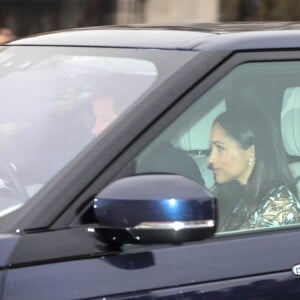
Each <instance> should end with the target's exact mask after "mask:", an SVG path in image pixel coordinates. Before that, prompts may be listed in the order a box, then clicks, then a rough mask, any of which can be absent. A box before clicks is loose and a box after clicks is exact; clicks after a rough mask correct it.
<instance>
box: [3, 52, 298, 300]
mask: <svg viewBox="0 0 300 300" xmlns="http://www.w3.org/2000/svg"><path fill="white" fill-rule="evenodd" d="M299 58H300V55H299V53H298V52H294V51H293V52H290V51H287V52H284V51H283V52H251V53H237V54H235V55H234V56H233V57H231V58H230V59H228V60H227V61H226V62H225V63H223V64H222V66H220V67H219V68H218V69H216V70H215V71H214V72H213V73H211V74H210V75H209V76H207V78H206V79H205V80H203V81H201V82H200V83H199V84H198V85H197V86H196V87H195V88H193V89H191V90H190V91H189V92H188V93H187V94H186V95H185V96H184V97H181V99H180V101H177V102H176V103H175V104H174V105H172V107H170V108H169V109H168V110H167V111H166V112H164V113H163V115H162V116H161V117H160V118H158V119H157V120H156V122H155V123H154V124H153V125H152V126H150V127H149V128H147V130H144V131H143V133H142V134H141V136H140V137H139V138H138V139H136V140H135V141H134V142H133V143H131V144H130V145H127V148H126V151H123V153H122V154H121V155H120V156H119V157H118V159H117V160H116V161H115V162H114V163H113V164H112V165H111V166H110V167H109V168H108V169H107V170H106V171H105V172H103V173H102V175H101V176H100V177H99V179H98V181H97V180H96V181H95V183H94V184H93V185H91V186H89V187H87V188H86V190H85V191H84V192H83V193H82V194H81V195H80V196H79V197H78V199H77V202H76V203H75V204H74V205H73V206H70V207H69V209H67V210H66V211H64V212H63V213H61V214H60V216H59V217H58V218H57V220H56V222H55V223H54V224H53V225H52V226H51V227H50V228H49V229H43V228H39V229H35V230H32V231H29V230H28V231H27V232H24V233H23V236H22V237H21V241H20V242H19V244H18V246H17V248H16V250H15V251H14V253H13V254H12V256H11V259H10V265H11V267H9V268H8V270H7V273H6V278H5V287H4V292H3V298H4V299H17V298H22V299H55V298H58V299H84V298H103V299H234V298H237V299H240V298H243V299H257V298H259V297H263V298H266V299H268V298H270V299H276V298H277V299H281V298H282V295H285V296H289V297H290V298H292V299H296V298H297V294H298V286H299V285H298V284H297V281H298V280H299V279H298V278H297V277H296V276H295V275H293V273H292V267H293V266H295V265H297V264H298V263H299V252H298V248H299V237H300V231H299V228H298V224H294V225H293V226H286V227H276V228H271V229H270V228H263V229H261V230H246V231H241V230H237V231H235V232H220V233H217V234H216V235H215V236H214V237H212V238H209V239H207V240H204V241H199V242H189V243H184V244H179V245H172V244H163V245H159V244H156V245H124V246H123V247H121V248H116V247H110V246H107V245H105V244H103V243H102V242H100V241H99V239H98V237H97V234H96V233H95V230H94V228H95V226H97V224H95V220H94V219H93V217H92V215H91V199H89V201H87V199H88V198H87V196H86V195H87V194H90V195H92V194H93V193H92V192H91V190H92V191H93V192H95V191H97V188H98V189H99V182H101V180H102V181H103V180H104V179H103V178H105V177H106V178H112V177H113V178H115V179H116V178H120V177H125V176H131V175H134V174H139V173H145V172H149V173H154V172H163V171H165V172H167V173H169V172H170V170H168V169H165V170H163V169H161V168H160V169H155V168H150V167H152V164H149V163H148V161H147V159H153V156H151V154H153V153H156V154H157V152H155V151H154V150H155V149H157V146H158V145H161V144H163V143H165V142H168V143H169V142H172V143H173V144H172V145H176V146H177V147H181V148H180V151H184V153H185V154H187V155H189V157H191V158H192V159H193V161H194V162H195V163H196V165H197V166H198V167H199V170H200V171H201V176H202V177H203V180H204V183H205V185H207V187H209V188H211V187H212V186H213V184H214V183H213V180H214V179H213V176H212V174H211V172H210V171H209V170H207V159H206V157H207V151H208V150H209V148H208V147H209V142H208V139H209V134H210V128H211V124H212V122H213V119H214V118H215V116H216V115H218V114H219V113H220V112H221V111H223V110H224V108H225V109H227V108H228V107H230V106H232V105H244V104H245V103H248V102H249V101H251V102H255V104H256V105H259V106H260V105H261V106H262V109H263V110H265V111H266V112H268V113H269V114H270V116H271V117H273V118H274V122H275V123H276V122H277V126H279V127H280V126H281V121H280V115H281V102H282V99H283V97H284V93H285V91H286V89H288V88H291V87H296V86H297V76H295V75H297V64H298V63H299V62H298V59H299ZM291 60H292V62H291ZM291 63H292V64H291ZM293 65H294V66H295V68H293V69H292V66H293ZM264 72H265V73H264ZM259 74H260V77H258V75H259ZM267 75H269V77H268V76H267ZM284 78H285V79H286V80H285V81H284V82H283V83H282V84H278V85H274V82H277V83H278V80H279V79H284ZM263 79H264V80H265V81H262V80H263ZM237 83H238V84H237ZM272 87H273V89H272ZM262 96H264V98H261V97H262ZM187 120H189V121H193V122H191V124H189V123H190V122H186V121H187ZM186 135H188V136H189V138H188V140H189V142H190V144H193V145H192V146H191V145H187V143H185V145H184V147H182V140H185V141H186ZM199 136H200V137H199ZM195 137H196V138H195ZM198 137H199V140H198ZM161 153H162V152H161ZM149 155H150V156H149ZM158 158H159V159H163V160H164V158H160V157H159V154H158ZM296 159H297V157H296V155H293V160H296ZM174 163H176V161H175V162H174ZM149 166H150V167H149ZM158 166H161V164H158ZM186 171H187V170H186V169H185V168H184V166H183V167H180V168H178V169H177V173H179V174H182V175H184V176H190V177H191V178H192V175H189V174H188V172H186ZM171 172H172V171H171ZM108 174H109V175H108ZM112 174H113V176H112ZM193 179H194V178H193ZM107 180H112V179H107ZM202 184H203V183H202ZM98 191H99V190H98ZM141 213H142V212H141ZM221 213H222V212H221Z"/></svg>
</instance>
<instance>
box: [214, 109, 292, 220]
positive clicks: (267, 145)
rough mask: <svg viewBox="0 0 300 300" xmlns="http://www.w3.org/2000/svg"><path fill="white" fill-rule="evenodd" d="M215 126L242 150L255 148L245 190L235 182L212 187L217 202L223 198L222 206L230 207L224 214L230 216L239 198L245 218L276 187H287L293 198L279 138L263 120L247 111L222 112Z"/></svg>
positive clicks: (270, 123) (275, 130) (290, 178)
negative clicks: (241, 200)
mask: <svg viewBox="0 0 300 300" xmlns="http://www.w3.org/2000/svg"><path fill="white" fill-rule="evenodd" d="M216 123H218V124H219V125H220V126H221V127H222V128H223V129H224V130H225V131H226V133H227V134H228V135H229V136H231V137H232V138H233V139H234V140H236V141H237V143H238V144H239V145H240V147H241V148H242V149H244V150H246V149H248V148H249V147H251V146H254V147H255V164H254V168H253V170H252V173H251V175H250V177H249V180H248V183H247V186H246V188H243V187H241V186H240V185H239V184H238V183H237V182H229V183H225V184H218V185H217V186H216V189H217V191H218V195H219V196H220V198H223V197H225V198H227V199H224V200H223V201H224V202H225V203H222V204H224V205H226V202H227V204H228V203H230V205H227V209H228V212H229V211H231V212H232V209H233V208H234V204H235V203H234V201H237V200H238V199H240V198H241V197H242V198H244V202H243V203H244V205H245V208H244V211H245V215H244V216H243V217H244V218H246V217H247V216H248V215H249V214H251V213H252V212H253V211H254V210H255V209H256V208H257V206H258V203H259V201H261V200H262V199H263V197H264V196H267V195H268V193H269V192H270V191H271V190H272V189H273V188H276V187H279V186H280V185H285V186H288V187H289V189H290V190H291V191H292V192H293V193H294V194H297V190H296V186H295V184H294V181H293V178H292V175H291V173H290V171H289V168H288V162H287V157H286V153H285V150H284V147H283V144H282V140H281V137H280V134H279V132H278V130H277V128H276V127H275V125H274V124H273V123H272V122H271V120H269V119H268V118H267V116H265V115H264V114H263V113H262V112H260V111H258V110H256V109H254V108H250V107H248V108H245V109H234V110H229V111H226V112H224V113H222V114H220V115H219V116H218V117H217V118H216V119H215V121H214V124H216ZM225 195H226V196H225ZM229 198H231V199H229ZM221 201H222V199H221ZM222 204H221V205H222ZM231 204H232V205H231ZM220 216H221V214H220Z"/></svg>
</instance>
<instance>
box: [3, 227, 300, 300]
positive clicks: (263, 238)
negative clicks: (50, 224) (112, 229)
mask: <svg viewBox="0 0 300 300" xmlns="http://www.w3.org/2000/svg"><path fill="white" fill-rule="evenodd" d="M83 240H84V239H83ZM83 240H82V241H83ZM297 240H299V232H297V230H295V231H293V232H286V231H285V232H284V231H283V232H280V230H279V231H277V232H272V233H270V234H266V233H261V234H257V235H255V234H249V235H248V236H247V235H243V236H233V237H227V238H225V237H224V238H221V237H220V238H216V239H211V240H208V241H203V242H201V243H187V244H184V245H177V246H174V245H166V246H159V245H154V246H125V248H124V249H123V250H121V251H120V252H119V251H116V252H115V253H113V252H110V253H109V252H106V253H105V252H102V253H98V254H97V255H96V253H91V254H90V255H91V256H90V258H82V259H78V258H77V259H76V256H74V257H73V259H71V257H70V258H68V260H66V259H64V260H65V261H63V262H55V260H53V262H52V263H51V261H48V262H47V263H45V262H42V263H41V264H36V265H33V266H30V264H29V266H25V267H24V266H23V267H22V265H20V266H19V267H18V264H15V268H13V269H11V270H8V272H7V276H6V286H7V288H6V290H5V299H6V298H7V299H18V298H20V296H21V294H22V293H24V291H26V292H25V295H26V298H28V299H41V298H42V299H51V297H52V299H53V298H55V299H78V298H79V299H81V298H84V297H86V298H88V297H108V296H112V295H114V294H123V293H124V294H128V293H130V294H131V293H137V294H142V295H143V294H144V292H141V291H149V292H150V291H152V290H153V291H158V290H160V289H166V288H168V289H171V288H172V289H173V292H174V295H175V294H180V291H181V292H182V288H183V290H188V291H189V292H185V293H187V295H190V293H191V294H192V295H193V293H194V294H195V295H198V293H199V292H200V293H201V295H205V293H208V295H209V293H212V291H216V292H220V291H221V290H222V289H225V294H226V293H227V295H235V292H238V294H239V293H240V289H244V290H245V291H248V290H249V289H250V290H251V291H252V293H254V292H253V291H254V288H253V286H254V287H256V286H257V287H259V286H261V287H262V288H261V290H258V291H257V293H259V291H261V293H262V294H261V295H264V296H268V297H270V296H272V295H274V293H273V292H274V291H273V289H271V288H268V287H269V285H268V284H266V289H264V288H263V287H264V282H265V280H266V281H267V282H271V285H272V282H273V283H274V282H276V281H282V282H281V283H280V284H276V287H274V288H275V290H276V291H280V289H281V288H280V287H282V291H281V293H283V291H284V289H285V287H286V286H290V291H291V295H293V296H294V294H292V291H295V290H296V291H298V280H299V279H297V278H296V277H294V276H293V275H292V272H291V269H292V266H293V265H294V264H296V263H298V262H299V254H298V247H297V243H294V241H297ZM36 242H37V241H36ZM66 242H67V241H66ZM95 242H96V240H95ZM59 243H60V244H61V243H64V240H63V239H59V238H57V242H56V243H55V244H59ZM78 243H79V239H78ZM55 244H52V245H47V243H44V244H43V246H40V247H39V249H40V251H43V248H44V252H45V253H46V252H47V251H49V249H50V251H51V249H54V245H55ZM31 245H32V247H35V245H34V243H32V244H31ZM48 247H49V248H48ZM72 247H73V248H74V250H73V252H74V253H75V252H76V251H77V247H76V244H73V245H72ZM274 249H276V250H275V251H274ZM50 251H49V252H50ZM258 253H259V255H257V254H258ZM282 253H289V255H282ZM34 255H35V254H34V253H32V258H34ZM47 255H48V257H50V255H49V254H46V255H45V257H47ZM95 256H96V257H95ZM28 263H29V262H28ZM158 274H159V275H158ZM265 275H267V277H265ZM295 278H296V280H295ZM241 279H242V283H239V280H241ZM214 282H215V283H214ZM113 283H114V284H113ZM116 284H117V289H116ZM239 284H241V287H240V288H239ZM251 285H252V286H251ZM228 289H229V290H228ZM46 290H51V291H52V292H51V294H48V295H47V294H46V293H45V291H46ZM175 291H176V292H175ZM157 294H158V295H159V292H158V293H157ZM151 295H152V294H151ZM154 295H155V294H154ZM257 296H258V295H257ZM249 297H250V295H249ZM121 299H122V298H121ZM125 299H127V298H125ZM154 299H156V298H154ZM157 299H159V296H157ZM175 299H176V298H175ZM194 299H196V298H194ZM204 299H205V298H204ZM217 299H218V298H217ZM220 299H221V298H220ZM246 299H247V298H246ZM292 299H294V298H292Z"/></svg>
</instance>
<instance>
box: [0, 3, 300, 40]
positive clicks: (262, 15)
mask: <svg viewBox="0 0 300 300" xmlns="http://www.w3.org/2000/svg"><path fill="white" fill-rule="evenodd" d="M299 19H300V1H299V0H285V1H282V0H163V1H162V0H0V20H1V21H0V27H9V28H12V29H13V30H14V32H16V34H17V35H18V36H20V37H21V36H25V35H30V34H35V33H40V32H45V31H53V30H59V29H66V28H73V27H84V26H98V25H107V24H129V23H155V24H164V23H174V22H188V23H196V22H204V23H214V22H218V21H257V20H261V21H266V20H270V21H287V20H289V21H296V20H299Z"/></svg>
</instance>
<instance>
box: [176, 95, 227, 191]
mask: <svg viewBox="0 0 300 300" xmlns="http://www.w3.org/2000/svg"><path fill="white" fill-rule="evenodd" d="M225 110H226V105H225V100H223V101H221V102H220V103H219V104H218V105H216V106H215V107H214V108H213V109H212V110H211V111H209V112H208V113H207V114H206V115H205V116H203V118H201V119H200V120H198V121H197V122H195V123H193V124H191V125H187V124H185V127H184V128H182V130H180V131H178V133H177V135H176V137H174V138H173V140H172V144H173V145H174V147H176V148H178V149H181V150H183V151H185V152H187V153H188V154H189V155H190V156H191V157H192V158H193V159H194V161H195V162H196V163H197V165H198V168H199V170H200V173H201V175H202V177H203V179H204V181H205V186H206V187H207V188H209V189H210V188H212V187H213V185H214V183H215V181H214V176H213V172H212V171H211V170H210V169H209V166H208V162H207V158H208V155H209V149H210V144H209V137H210V131H211V127H212V124H213V122H214V120H215V118H216V117H217V116H218V115H219V114H220V113H222V112H224V111H225Z"/></svg>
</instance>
